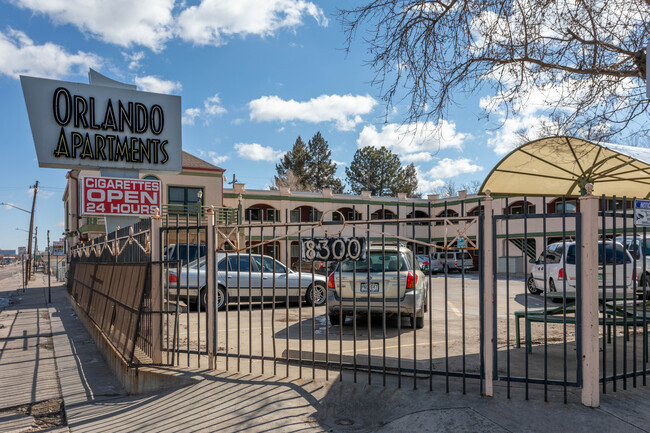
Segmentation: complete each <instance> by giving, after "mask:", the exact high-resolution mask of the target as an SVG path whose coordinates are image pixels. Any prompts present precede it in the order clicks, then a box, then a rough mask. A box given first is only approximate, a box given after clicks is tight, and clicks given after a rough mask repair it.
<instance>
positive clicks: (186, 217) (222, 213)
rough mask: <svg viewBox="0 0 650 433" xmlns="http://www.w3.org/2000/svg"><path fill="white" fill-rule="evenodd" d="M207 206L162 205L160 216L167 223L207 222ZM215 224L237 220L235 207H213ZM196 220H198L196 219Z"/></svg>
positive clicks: (231, 222) (230, 222) (232, 222)
mask: <svg viewBox="0 0 650 433" xmlns="http://www.w3.org/2000/svg"><path fill="white" fill-rule="evenodd" d="M208 207H209V206H198V205H196V204H191V205H176V204H165V205H162V209H161V211H162V212H161V216H162V217H163V220H164V221H167V222H169V223H176V222H178V223H186V222H188V223H191V224H196V223H197V222H200V223H201V224H207V213H206V211H207V209H208ZM214 213H215V224H234V223H236V222H237V215H238V213H237V209H235V208H231V207H221V206H215V207H214ZM197 220H198V221H197Z"/></svg>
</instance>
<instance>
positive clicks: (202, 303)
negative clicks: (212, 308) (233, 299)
mask: <svg viewBox="0 0 650 433" xmlns="http://www.w3.org/2000/svg"><path fill="white" fill-rule="evenodd" d="M227 304H228V295H227V294H226V290H225V289H224V288H223V287H222V286H219V287H217V309H218V310H225V309H226V305H227ZM199 308H200V309H201V310H200V311H206V310H207V309H208V291H207V290H206V288H205V287H204V288H202V289H201V291H200V292H199Z"/></svg>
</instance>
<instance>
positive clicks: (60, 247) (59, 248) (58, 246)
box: [52, 241, 65, 256]
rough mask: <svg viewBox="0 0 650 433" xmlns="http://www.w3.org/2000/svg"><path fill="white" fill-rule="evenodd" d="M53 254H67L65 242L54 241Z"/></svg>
mask: <svg viewBox="0 0 650 433" xmlns="http://www.w3.org/2000/svg"><path fill="white" fill-rule="evenodd" d="M52 255H53V256H65V244H64V243H63V242H61V241H54V242H52Z"/></svg>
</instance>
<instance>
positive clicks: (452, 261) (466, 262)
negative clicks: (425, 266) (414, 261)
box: [431, 251, 474, 274]
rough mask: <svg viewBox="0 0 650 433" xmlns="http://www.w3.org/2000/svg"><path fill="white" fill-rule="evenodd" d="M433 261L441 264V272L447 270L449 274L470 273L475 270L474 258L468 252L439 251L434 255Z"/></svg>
mask: <svg viewBox="0 0 650 433" xmlns="http://www.w3.org/2000/svg"><path fill="white" fill-rule="evenodd" d="M431 259H432V260H434V261H438V262H439V263H440V266H441V272H444V270H445V269H447V273H449V274H450V273H451V272H452V271H457V272H462V271H463V269H465V270H466V271H470V270H472V269H473V268H474V262H473V261H472V256H471V255H470V254H469V253H468V252H467V251H437V252H435V253H433V254H432V256H431Z"/></svg>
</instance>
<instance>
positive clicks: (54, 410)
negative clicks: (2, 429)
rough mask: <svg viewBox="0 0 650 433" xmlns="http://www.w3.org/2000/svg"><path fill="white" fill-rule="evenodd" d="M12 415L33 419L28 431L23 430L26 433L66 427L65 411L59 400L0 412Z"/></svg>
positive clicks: (0, 413)
mask: <svg viewBox="0 0 650 433" xmlns="http://www.w3.org/2000/svg"><path fill="white" fill-rule="evenodd" d="M13 413H17V414H21V415H27V416H31V417H32V418H34V421H33V422H32V427H31V428H30V429H29V430H24V431H26V432H37V431H41V430H49V429H51V428H54V427H61V426H66V425H68V423H67V421H66V419H65V411H64V410H63V400H62V399H60V398H55V399H52V400H47V401H42V402H39V403H33V404H27V405H24V406H18V407H14V408H12V409H9V410H4V411H0V415H6V414H13Z"/></svg>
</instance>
